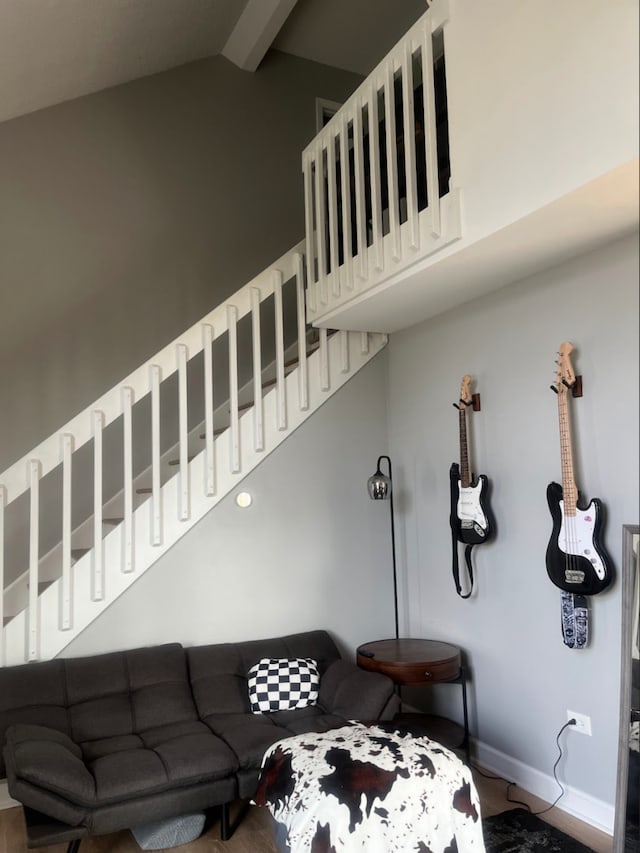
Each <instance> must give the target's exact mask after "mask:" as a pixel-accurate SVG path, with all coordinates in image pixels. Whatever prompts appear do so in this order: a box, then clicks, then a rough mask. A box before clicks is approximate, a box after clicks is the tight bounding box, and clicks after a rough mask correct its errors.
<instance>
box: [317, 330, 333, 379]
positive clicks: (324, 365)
mask: <svg viewBox="0 0 640 853" xmlns="http://www.w3.org/2000/svg"><path fill="white" fill-rule="evenodd" d="M319 349H320V388H321V389H322V390H323V391H328V390H329V388H330V380H329V347H328V345H327V330H326V329H320V347H319Z"/></svg>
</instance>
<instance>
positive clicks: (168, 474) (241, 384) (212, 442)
mask: <svg viewBox="0 0 640 853" xmlns="http://www.w3.org/2000/svg"><path fill="white" fill-rule="evenodd" d="M304 269H305V261H304V253H303V244H299V245H298V246H296V247H294V249H292V250H291V251H290V252H288V253H286V254H285V255H284V256H283V257H281V258H280V259H279V260H277V261H276V262H275V263H274V264H273V265H271V267H269V268H268V269H267V270H265V271H264V272H262V273H261V274H260V275H258V276H257V277H256V278H255V279H253V280H252V281H251V282H249V283H248V284H247V285H245V286H244V287H243V288H241V289H240V290H239V291H237V292H236V293H235V294H234V295H233V296H232V297H231V298H230V299H229V300H227V301H226V302H224V303H222V304H221V305H219V306H218V307H217V308H215V309H214V310H213V311H211V312H210V313H209V314H208V315H207V316H205V317H204V318H203V319H202V320H201V321H200V322H198V323H196V324H195V325H193V326H192V327H191V328H190V329H188V330H187V331H186V332H185V333H184V334H183V335H181V336H180V337H179V338H177V339H176V340H174V341H173V342H172V343H170V344H168V345H167V346H165V347H164V348H163V349H162V350H160V352H158V353H157V354H156V355H155V356H153V357H152V358H151V359H149V361H147V362H146V363H145V364H144V365H142V366H141V367H139V368H138V369H137V370H135V371H134V372H133V373H131V374H130V375H129V376H128V377H126V378H125V379H124V380H123V381H122V382H121V383H119V384H118V385H117V386H115V387H114V388H112V389H111V390H110V391H108V392H107V393H106V394H104V395H103V396H102V397H100V399H98V400H97V401H96V402H95V403H94V404H93V405H91V406H89V407H88V408H87V409H85V410H84V411H83V412H81V413H80V414H78V415H76V416H75V417H74V418H72V420H70V421H69V422H68V423H67V424H65V425H64V426H63V427H62V428H61V429H59V430H58V431H56V432H55V433H54V434H53V435H51V436H50V437H49V438H47V439H46V440H45V441H43V442H42V443H41V444H39V445H38V446H37V447H35V448H34V449H33V450H32V451H31V452H29V453H28V454H26V455H25V456H24V457H23V458H22V459H20V460H18V461H17V462H16V463H15V464H13V465H12V466H11V467H10V468H8V469H7V470H6V471H5V472H4V473H2V474H0V591H2V592H3V594H2V595H0V665H1V664H2V663H6V662H13V663H15V662H17V661H19V660H20V659H27V660H36V659H38V658H39V657H41V646H42V643H43V639H42V638H43V636H45V634H46V635H47V636H49V635H50V634H52V633H55V632H67V633H68V634H72V633H73V632H74V631H76V632H77V630H79V629H78V622H79V620H78V618H77V617H78V613H79V611H80V609H82V608H83V607H84V608H85V609H86V608H87V606H89V607H91V606H92V605H93V604H96V603H100V602H104V601H105V597H107V598H108V600H113V597H114V595H117V594H119V593H120V592H121V591H123V590H124V588H125V587H126V585H127V584H128V583H130V582H131V580H132V576H133V574H134V572H135V573H137V572H139V571H141V570H144V569H145V568H146V567H148V565H151V563H152V562H154V561H155V559H157V556H159V555H160V554H161V553H163V552H164V551H165V550H166V549H167V548H168V547H169V545H170V544H172V543H173V542H174V541H175V540H176V538H178V537H179V536H180V535H182V534H183V532H184V531H186V530H187V529H189V527H190V526H192V525H193V524H194V523H195V521H197V520H198V519H199V518H200V517H202V515H203V514H204V512H206V511H207V510H208V509H209V508H211V506H213V505H214V503H215V502H216V501H217V500H219V499H220V497H221V496H223V495H224V494H225V493H227V492H228V491H229V489H230V488H232V487H233V485H234V484H235V483H237V482H238V481H239V478H241V477H242V476H244V475H245V474H246V473H248V471H249V470H251V468H252V467H254V466H255V464H258V461H259V459H260V458H261V457H262V456H263V455H264V453H265V452H269V450H270V449H273V447H274V446H276V445H277V443H279V442H280V441H282V440H283V437H284V435H285V434H286V432H287V430H291V429H295V427H296V426H298V425H299V423H301V422H302V420H303V419H304V418H305V417H306V416H308V413H309V411H310V410H311V411H312V410H313V409H314V408H317V407H318V405H320V404H321V402H322V400H323V399H326V397H327V396H328V394H326V392H327V391H329V389H330V388H331V390H334V389H335V388H337V387H339V386H340V385H341V384H342V383H343V382H344V381H346V377H347V375H348V374H349V373H350V371H352V370H354V369H358V367H359V366H361V364H362V363H364V361H366V360H367V359H368V358H370V357H372V355H373V354H374V353H375V351H376V346H377V343H376V344H375V345H373V346H372V347H371V349H369V337H368V336H367V335H366V334H364V335H356V336H355V338H354V336H350V335H348V333H346V332H340V333H339V334H338V335H335V336H333V337H330V335H329V333H328V332H327V330H320V331H318V332H317V333H316V334H317V342H315V344H314V351H313V354H312V355H309V349H308V346H309V331H310V330H309V329H308V328H307V326H306V323H305V304H304ZM355 339H357V340H358V341H359V343H358V342H357V341H356V340H355ZM382 343H383V342H382ZM360 354H361V356H362V357H361V358H360ZM308 359H313V362H314V364H317V369H315V370H314V371H312V372H310V370H309V365H310V364H311V361H308ZM330 362H331V364H330ZM330 368H331V369H332V370H333V373H331V369H330ZM146 505H148V511H146ZM116 506H117V509H116ZM21 512H22V515H23V516H24V518H22V522H23V523H22V525H21V523H20V513H21ZM114 516H116V517H114ZM52 526H53V528H54V529H53V531H52V530H51V528H52ZM80 535H82V537H83V541H84V542H85V543H86V540H87V539H88V540H89V547H86V548H84V549H78V547H77V545H78V537H79V536H80ZM23 539H24V540H26V541H21V540H23ZM52 542H55V543H57V544H55V545H54V546H53V547H51V543H52ZM15 554H17V555H18V558H17V559H18V565H16V561H15V560H12V561H8V560H7V557H8V556H9V555H12V556H13V555H15ZM23 555H24V563H26V570H24V568H23V567H21V566H20V565H19V563H20V560H21V559H22V556H23ZM43 567H46V571H43ZM21 568H22V571H20V569H21ZM114 573H115V574H114ZM127 578H129V580H127ZM54 586H55V589H53V587H54ZM21 590H22V602H21V608H20V610H19V612H18V613H17V614H16V608H15V601H16V600H18V601H20V591H21ZM10 599H11V600H12V601H13V602H14V604H13V607H12V611H11V612H9V609H8V608H6V607H5V601H8V600H10ZM45 605H46V606H45ZM103 606H105V605H104V604H103ZM99 610H100V608H99V607H94V608H93V612H94V613H95V615H97V614H98V612H99ZM92 618H94V617H92ZM16 639H17V640H18V642H19V643H21V644H23V645H24V651H23V650H22V649H21V650H20V653H19V654H17V653H16V651H15V649H13V648H12V649H11V651H10V652H9V649H8V644H9V642H10V641H11V642H13V641H14V640H16ZM56 643H57V644H58V647H63V646H64V645H65V644H66V643H64V642H62V643H61V641H59V639H56V641H55V642H54V643H49V642H48V643H47V650H46V652H47V653H50V652H51V649H52V648H53V647H54V646H55V645H56ZM53 653H55V650H54V651H53Z"/></svg>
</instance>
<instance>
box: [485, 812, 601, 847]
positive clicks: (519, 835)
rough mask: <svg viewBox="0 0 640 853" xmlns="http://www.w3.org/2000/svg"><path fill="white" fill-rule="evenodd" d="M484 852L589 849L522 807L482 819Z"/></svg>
mask: <svg viewBox="0 0 640 853" xmlns="http://www.w3.org/2000/svg"><path fill="white" fill-rule="evenodd" d="M482 829H483V832H484V843H485V846H486V848H487V853H593V851H592V850H591V848H590V847H585V846H584V844H580V842H579V841H575V840H574V839H573V838H571V837H570V836H568V835H565V833H564V832H560V830H559V829H556V828H555V827H553V826H549V824H548V823H545V822H544V821H543V820H542V819H541V818H539V817H536V816H535V815H532V814H530V813H529V812H528V811H527V810H526V809H511V811H508V812H502V814H497V815H492V816H491V817H487V818H485V819H484V820H483V821H482Z"/></svg>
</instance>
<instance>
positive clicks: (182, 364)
mask: <svg viewBox="0 0 640 853" xmlns="http://www.w3.org/2000/svg"><path fill="white" fill-rule="evenodd" d="M188 357H189V354H188V352H187V348H186V346H185V345H184V344H178V346H177V347H176V359H177V361H178V447H179V459H180V471H179V474H178V476H179V477H180V488H179V490H178V494H179V498H178V518H179V519H180V521H186V520H187V519H188V518H189V415H188V399H187V360H188Z"/></svg>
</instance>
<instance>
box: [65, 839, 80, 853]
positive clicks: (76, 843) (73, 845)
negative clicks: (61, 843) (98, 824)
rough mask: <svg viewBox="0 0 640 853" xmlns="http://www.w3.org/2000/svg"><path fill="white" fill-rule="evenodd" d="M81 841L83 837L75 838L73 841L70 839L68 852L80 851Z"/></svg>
mask: <svg viewBox="0 0 640 853" xmlns="http://www.w3.org/2000/svg"><path fill="white" fill-rule="evenodd" d="M81 841H82V839H81V838H74V839H73V841H70V842H69V846H68V847H67V853H78V850H79V849H80V842H81Z"/></svg>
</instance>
